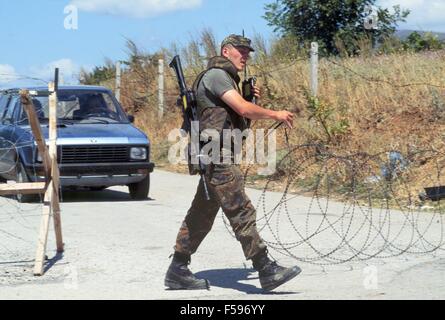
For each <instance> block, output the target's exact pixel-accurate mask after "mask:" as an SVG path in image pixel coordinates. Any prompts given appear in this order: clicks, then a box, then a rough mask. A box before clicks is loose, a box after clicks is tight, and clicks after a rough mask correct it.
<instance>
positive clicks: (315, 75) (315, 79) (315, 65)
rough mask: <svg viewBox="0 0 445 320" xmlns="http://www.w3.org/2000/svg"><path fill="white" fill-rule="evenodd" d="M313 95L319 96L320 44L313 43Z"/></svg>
mask: <svg viewBox="0 0 445 320" xmlns="http://www.w3.org/2000/svg"><path fill="white" fill-rule="evenodd" d="M311 93H312V96H314V97H316V96H317V95H318V43H317V42H312V43H311Z"/></svg>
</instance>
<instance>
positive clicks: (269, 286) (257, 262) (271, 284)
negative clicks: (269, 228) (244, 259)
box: [252, 250, 301, 291]
mask: <svg viewBox="0 0 445 320" xmlns="http://www.w3.org/2000/svg"><path fill="white" fill-rule="evenodd" d="M252 261H253V267H254V268H255V269H256V270H257V271H258V273H259V278H260V283H261V287H262V288H263V289H264V290H266V291H271V290H273V289H275V288H277V287H279V286H281V285H282V284H283V283H286V282H288V281H289V280H291V279H293V278H295V277H296V276H297V275H298V274H299V273H300V272H301V269H300V268H299V267H298V266H294V267H291V268H284V267H281V266H279V265H278V264H277V263H276V261H272V260H270V259H269V258H268V257H267V250H266V251H264V252H262V253H259V254H258V255H256V256H255V257H253V259H252Z"/></svg>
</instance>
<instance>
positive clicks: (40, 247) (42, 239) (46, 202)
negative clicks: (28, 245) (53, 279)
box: [34, 181, 53, 276]
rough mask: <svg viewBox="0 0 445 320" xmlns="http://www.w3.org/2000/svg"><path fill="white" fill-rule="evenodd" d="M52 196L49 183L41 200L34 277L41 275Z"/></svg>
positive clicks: (51, 188)
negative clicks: (41, 206) (40, 217)
mask: <svg viewBox="0 0 445 320" xmlns="http://www.w3.org/2000/svg"><path fill="white" fill-rule="evenodd" d="M52 194H53V182H52V181H51V182H50V183H49V185H48V188H47V189H46V192H45V196H44V198H43V209H42V220H41V222H40V232H39V240H38V242H37V251H36V260H35V264H34V275H35V276H41V275H43V265H44V263H45V253H46V244H47V242H48V230H49V220H50V217H51V204H50V203H51V200H52Z"/></svg>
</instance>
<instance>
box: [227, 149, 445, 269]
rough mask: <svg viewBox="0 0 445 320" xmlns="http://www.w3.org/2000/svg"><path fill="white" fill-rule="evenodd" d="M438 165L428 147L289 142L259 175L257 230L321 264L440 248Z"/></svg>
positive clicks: (282, 249)
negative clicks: (359, 149) (337, 148)
mask: <svg viewBox="0 0 445 320" xmlns="http://www.w3.org/2000/svg"><path fill="white" fill-rule="evenodd" d="M444 164H445V154H444V153H442V152H439V151H435V150H424V151H417V152H415V153H412V154H406V155H403V154H402V153H400V152H398V151H394V150H390V151H388V152H382V153H380V154H376V155H368V154H365V153H363V154H339V153H335V152H333V151H329V150H327V149H325V148H324V147H323V146H320V145H299V146H294V147H289V148H288V152H287V153H286V154H285V155H284V156H283V158H282V159H281V160H280V161H279V162H278V163H277V170H276V173H275V174H274V175H272V176H269V177H267V179H265V180H264V183H263V185H264V186H263V187H262V193H261V195H260V197H259V199H258V201H257V203H256V208H257V226H258V229H259V231H260V234H261V236H262V237H263V239H264V241H265V243H266V244H267V246H268V247H269V248H270V249H272V250H273V251H275V252H277V253H280V254H283V255H286V256H289V257H292V258H294V259H296V260H299V261H303V262H306V263H311V264H315V265H321V266H324V265H336V264H343V263H346V262H349V261H366V260H370V259H373V258H376V259H385V258H390V257H395V256H400V255H403V254H428V253H435V252H437V251H443V250H444V208H443V201H441V199H442V197H443V198H444V199H445V187H443V188H441V186H443V185H444V184H445V183H444V182H445V177H444V176H442V171H443V169H444ZM251 170H252V167H250V168H247V169H246V172H245V173H246V175H248V174H249V173H251V172H250V171H251ZM223 220H224V223H225V225H226V228H227V229H228V230H229V232H230V233H232V235H233V232H232V231H231V228H230V226H229V225H228V223H227V221H226V218H224V215H223Z"/></svg>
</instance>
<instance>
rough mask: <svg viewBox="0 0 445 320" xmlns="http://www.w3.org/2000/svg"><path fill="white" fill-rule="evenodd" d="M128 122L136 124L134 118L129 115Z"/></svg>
mask: <svg viewBox="0 0 445 320" xmlns="http://www.w3.org/2000/svg"><path fill="white" fill-rule="evenodd" d="M127 118H128V121H130V123H134V116H132V115H130V114H129V115H127Z"/></svg>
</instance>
